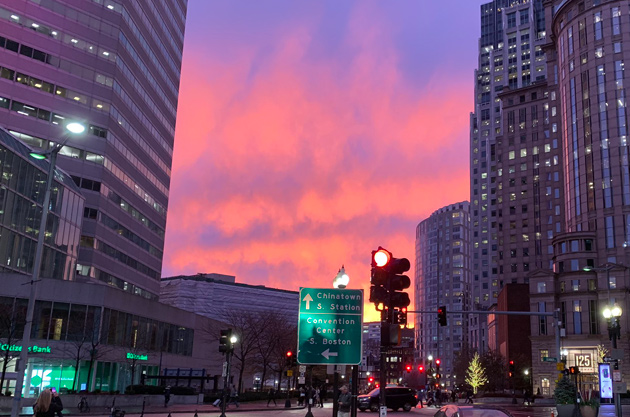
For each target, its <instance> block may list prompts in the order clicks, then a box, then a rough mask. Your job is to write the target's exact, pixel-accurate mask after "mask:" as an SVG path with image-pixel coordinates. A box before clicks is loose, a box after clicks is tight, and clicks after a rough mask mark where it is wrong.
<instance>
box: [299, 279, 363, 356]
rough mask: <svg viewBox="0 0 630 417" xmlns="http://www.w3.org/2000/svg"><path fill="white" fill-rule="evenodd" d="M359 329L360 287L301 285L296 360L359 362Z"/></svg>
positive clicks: (361, 300)
mask: <svg viewBox="0 0 630 417" xmlns="http://www.w3.org/2000/svg"><path fill="white" fill-rule="evenodd" d="M362 330H363V290H348V289H333V288H300V314H299V318H298V348H297V361H298V362H299V363H301V364H308V365H328V364H333V365H358V364H360V363H361V355H362V348H363V343H362Z"/></svg>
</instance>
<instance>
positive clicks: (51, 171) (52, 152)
mask: <svg viewBox="0 0 630 417" xmlns="http://www.w3.org/2000/svg"><path fill="white" fill-rule="evenodd" d="M66 130H67V131H68V133H66V137H65V139H64V140H63V141H62V142H60V143H55V145H54V146H53V147H52V149H49V150H47V151H45V152H40V153H38V152H31V153H30V155H31V157H33V158H34V159H39V160H41V159H48V160H49V161H50V164H49V166H48V174H47V176H46V189H45V191H44V202H43V204H42V218H41V219H40V222H39V232H38V235H37V246H36V249H35V260H34V261H33V275H32V276H31V282H30V285H31V287H30V292H29V296H28V306H27V307H26V319H25V320H26V322H25V324H24V334H23V335H22V350H21V351H20V358H19V360H18V362H17V364H16V366H15V373H16V375H15V395H14V396H13V404H12V407H11V417H18V415H19V413H20V409H21V407H20V403H21V401H22V385H23V384H24V370H25V368H26V363H27V362H28V349H29V345H30V344H31V329H32V326H33V315H34V312H35V299H36V298H37V286H36V285H35V284H36V283H37V281H39V272H40V269H41V267H42V257H43V254H44V238H45V237H46V223H47V220H48V211H49V209H50V207H49V206H50V191H51V189H52V183H53V180H54V177H55V168H56V166H57V155H58V154H59V151H61V149H62V148H63V147H64V145H65V144H66V142H68V139H70V134H81V133H83V132H84V131H85V126H83V125H82V124H80V123H76V122H72V123H68V124H67V125H66ZM28 394H29V393H28V392H26V393H25V395H26V396H28Z"/></svg>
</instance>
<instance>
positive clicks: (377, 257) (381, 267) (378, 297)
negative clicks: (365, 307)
mask: <svg viewBox="0 0 630 417" xmlns="http://www.w3.org/2000/svg"><path fill="white" fill-rule="evenodd" d="M391 257H392V254H391V253H390V252H389V251H388V250H386V249H383V248H382V247H380V246H379V247H378V249H377V250H374V251H372V274H371V278H370V283H371V284H372V285H371V287H370V302H371V303H374V304H376V309H377V310H384V309H385V308H386V307H387V306H388V305H389V292H388V290H387V266H388V265H389V261H390V260H391ZM379 305H382V308H380V309H379Z"/></svg>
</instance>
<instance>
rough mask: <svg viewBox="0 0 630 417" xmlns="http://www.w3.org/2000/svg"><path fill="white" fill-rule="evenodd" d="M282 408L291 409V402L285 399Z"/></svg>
mask: <svg viewBox="0 0 630 417" xmlns="http://www.w3.org/2000/svg"><path fill="white" fill-rule="evenodd" d="M284 408H291V400H290V399H288V398H287V399H286V401H285V402H284Z"/></svg>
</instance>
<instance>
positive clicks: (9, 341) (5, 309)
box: [0, 297, 26, 393]
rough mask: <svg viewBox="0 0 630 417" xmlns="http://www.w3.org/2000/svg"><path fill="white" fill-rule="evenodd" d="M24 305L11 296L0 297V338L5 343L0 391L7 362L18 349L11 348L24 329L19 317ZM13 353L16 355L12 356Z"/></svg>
mask: <svg viewBox="0 0 630 417" xmlns="http://www.w3.org/2000/svg"><path fill="white" fill-rule="evenodd" d="M22 307H23V309H24V310H25V308H26V306H20V305H18V303H16V302H14V299H13V298H8V297H0V340H2V341H3V342H4V344H6V345H7V348H6V349H5V350H4V352H2V359H3V362H2V374H1V375H0V393H1V392H2V389H3V387H4V381H5V377H6V372H7V367H8V366H9V363H10V362H11V361H12V360H13V359H15V358H16V357H17V355H19V353H20V352H19V351H17V350H12V347H13V346H17V345H18V341H19V336H20V335H21V333H22V332H23V331H24V320H21V319H20V318H21V317H22V318H23V317H26V314H25V312H21V311H20V309H21V308H22ZM14 354H15V355H16V356H14Z"/></svg>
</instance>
